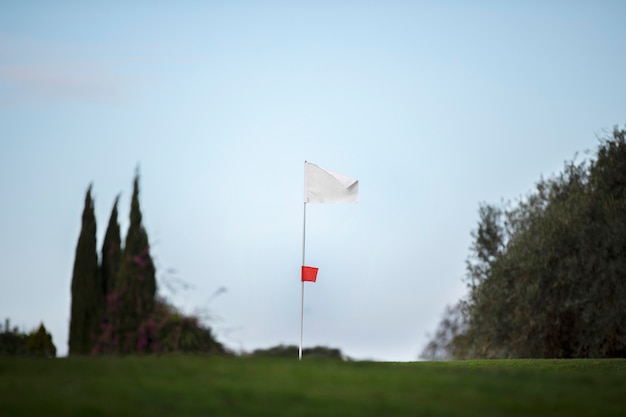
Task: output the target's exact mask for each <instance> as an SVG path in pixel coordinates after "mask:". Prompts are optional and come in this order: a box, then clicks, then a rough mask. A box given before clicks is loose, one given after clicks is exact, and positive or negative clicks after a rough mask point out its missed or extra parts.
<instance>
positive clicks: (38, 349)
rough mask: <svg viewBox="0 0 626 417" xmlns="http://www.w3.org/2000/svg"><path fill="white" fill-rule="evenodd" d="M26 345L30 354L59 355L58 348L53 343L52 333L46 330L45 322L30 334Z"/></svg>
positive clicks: (52, 356) (50, 356)
mask: <svg viewBox="0 0 626 417" xmlns="http://www.w3.org/2000/svg"><path fill="white" fill-rule="evenodd" d="M26 345H27V346H28V352H29V354H30V355H33V356H43V357H46V358H54V357H55V356H56V355H57V348H56V346H54V343H52V335H51V334H50V333H48V332H47V331H46V328H45V327H44V325H43V323H41V324H40V325H39V328H38V329H37V330H36V331H34V332H33V333H31V334H30V335H29V336H28V340H27V342H26Z"/></svg>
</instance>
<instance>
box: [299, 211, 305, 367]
mask: <svg viewBox="0 0 626 417" xmlns="http://www.w3.org/2000/svg"><path fill="white" fill-rule="evenodd" d="M305 241H306V201H305V202H304V220H303V221H302V266H304V244H305ZM300 279H301V280H302V277H300ZM301 285H302V292H301V297H300V349H299V351H298V359H299V360H302V328H303V323H304V281H302V282H301Z"/></svg>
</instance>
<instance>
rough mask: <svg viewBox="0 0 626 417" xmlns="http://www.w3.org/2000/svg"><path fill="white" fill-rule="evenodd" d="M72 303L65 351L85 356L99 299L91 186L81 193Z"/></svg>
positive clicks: (94, 327)
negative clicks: (83, 201)
mask: <svg viewBox="0 0 626 417" xmlns="http://www.w3.org/2000/svg"><path fill="white" fill-rule="evenodd" d="M71 291H72V306H71V316H70V332H69V353H70V355H86V354H88V353H89V352H91V349H92V348H93V346H94V344H95V339H96V337H97V334H98V332H99V326H100V310H99V309H98V308H97V307H98V306H100V305H101V303H102V300H103V293H102V283H101V281H100V274H99V271H98V254H97V251H96V217H95V214H94V203H93V199H92V198H91V185H90V186H89V188H88V189H87V193H86V195H85V207H84V209H83V215H82V226H81V230H80V236H79V237H78V243H77V245H76V256H75V258H74V270H73V273H72V288H71Z"/></svg>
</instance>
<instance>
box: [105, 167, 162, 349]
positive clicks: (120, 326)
mask: <svg viewBox="0 0 626 417" xmlns="http://www.w3.org/2000/svg"><path fill="white" fill-rule="evenodd" d="M115 292H116V294H117V295H118V296H119V299H120V303H119V309H118V314H117V322H116V332H117V334H118V340H119V351H120V352H121V353H133V352H137V350H138V346H139V344H140V342H141V345H142V346H144V347H147V348H148V349H149V348H150V341H145V340H143V341H140V340H139V339H140V332H139V329H140V327H141V326H142V324H144V323H145V322H146V321H148V319H149V318H150V316H151V315H152V312H153V310H154V299H155V295H156V277H155V268H154V263H153V261H152V257H151V256H150V244H149V241H148V234H147V233H146V230H145V229H144V227H143V224H142V215H141V208H140V206H139V174H138V173H137V174H135V179H134V182H133V196H132V200H131V207H130V225H129V227H128V233H127V234H126V242H125V245H124V254H123V256H122V261H121V265H120V271H119V276H118V279H117V282H116V287H115Z"/></svg>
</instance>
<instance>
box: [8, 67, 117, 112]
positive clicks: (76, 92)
mask: <svg viewBox="0 0 626 417" xmlns="http://www.w3.org/2000/svg"><path fill="white" fill-rule="evenodd" d="M121 84H122V82H121V80H120V79H118V78H116V77H114V76H112V75H111V74H107V73H105V72H104V71H102V69H101V68H100V67H99V66H97V65H95V64H93V63H85V62H82V63H81V62H61V63H48V62H46V63H37V64H25V65H19V64H17V65H0V94H1V96H0V97H2V98H0V103H1V104H2V105H5V106H6V105H7V104H11V103H12V104H19V103H23V102H28V101H78V102H114V101H117V100H119V99H120V98H121V97H122V95H123V94H122V89H121Z"/></svg>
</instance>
